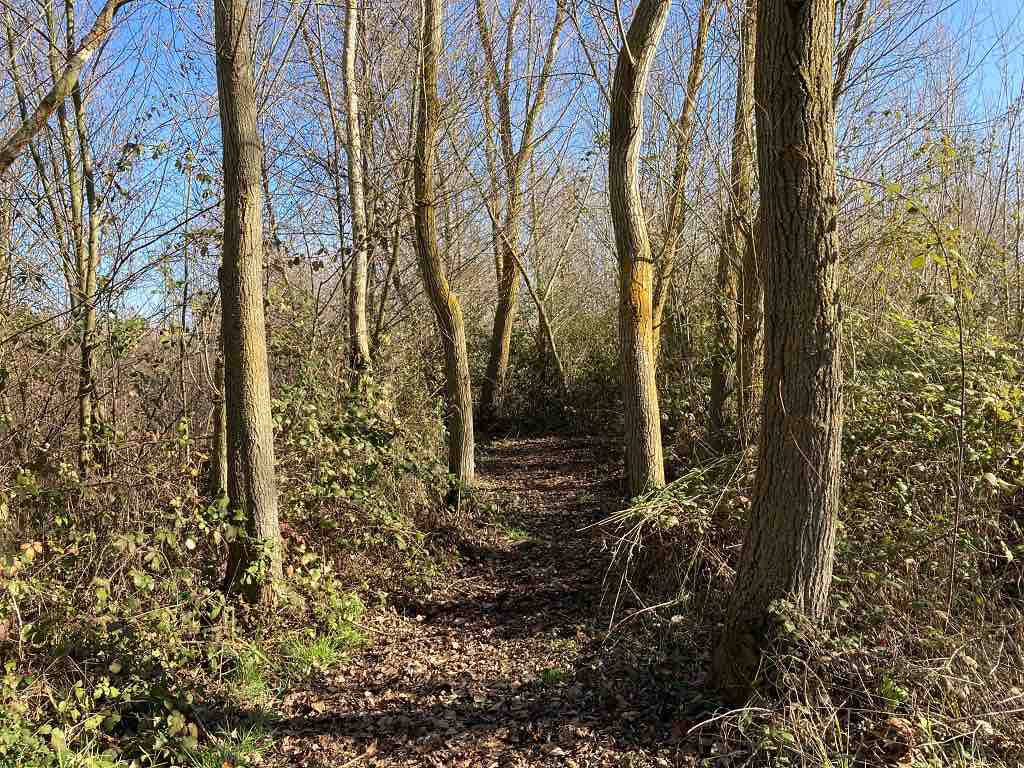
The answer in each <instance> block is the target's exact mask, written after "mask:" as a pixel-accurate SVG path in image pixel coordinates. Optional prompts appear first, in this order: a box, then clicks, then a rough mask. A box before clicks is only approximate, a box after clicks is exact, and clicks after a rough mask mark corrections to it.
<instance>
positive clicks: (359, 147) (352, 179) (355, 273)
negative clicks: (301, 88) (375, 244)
mask: <svg viewBox="0 0 1024 768" xmlns="http://www.w3.org/2000/svg"><path fill="white" fill-rule="evenodd" d="M361 1H362V0H346V5H345V99H346V107H345V126H346V135H347V136H348V146H347V147H346V148H345V152H346V154H347V155H348V199H349V207H350V208H351V210H352V288H351V292H350V293H349V323H350V327H349V334H350V336H351V342H350V347H351V349H350V359H351V363H352V367H353V368H354V369H355V370H357V371H359V370H362V369H364V368H366V366H367V365H369V363H370V336H369V330H368V327H367V321H366V282H367V275H368V272H367V253H366V251H367V244H368V242H369V232H368V230H367V226H366V201H365V196H364V194H363V193H364V191H365V190H364V188H363V140H362V131H361V129H360V125H359V87H358V82H357V81H356V50H357V48H358V42H359V40H358V37H359V34H358V30H359V10H358V9H359V5H358V4H359V2H361Z"/></svg>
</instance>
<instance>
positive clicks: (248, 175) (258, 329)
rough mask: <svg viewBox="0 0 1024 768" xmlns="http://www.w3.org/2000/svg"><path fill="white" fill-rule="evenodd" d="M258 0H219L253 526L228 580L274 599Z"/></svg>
mask: <svg viewBox="0 0 1024 768" xmlns="http://www.w3.org/2000/svg"><path fill="white" fill-rule="evenodd" d="M249 14H250V6H249V4H248V3H247V2H246V0H214V21H215V46H216V54H217V92H218V95H219V101H220V123H221V144H222V148H223V158H224V264H223V267H222V269H223V279H222V284H221V304H222V308H221V316H222V322H223V324H224V329H223V333H224V373H225V377H224V378H225V384H224V389H225V395H226V399H227V436H228V470H229V472H228V497H229V499H230V504H231V509H232V510H233V511H234V512H235V514H236V515H238V516H239V518H240V520H241V526H240V527H241V528H242V529H243V533H242V534H241V535H239V536H238V537H236V538H235V540H234V541H233V542H232V543H231V545H230V547H229V553H228V567H227V574H226V577H225V588H226V589H228V590H234V589H237V590H239V591H241V593H242V594H243V596H244V597H245V598H246V599H247V600H249V601H250V602H261V603H264V602H270V601H271V600H273V596H274V583H273V582H274V581H275V580H279V579H280V578H281V532H280V525H279V522H278V514H277V488H276V482H275V477H274V431H273V422H272V418H271V412H270V376H269V366H268V361H267V340H266V328H265V321H264V315H263V281H262V279H261V278H262V272H263V231H262V220H261V216H262V211H261V197H262V189H261V176H262V163H261V155H262V151H263V150H262V146H261V142H260V135H259V132H258V130H257V127H256V98H255V89H254V85H253V74H252V64H251V56H252V38H251V32H250V25H251V19H250V18H249Z"/></svg>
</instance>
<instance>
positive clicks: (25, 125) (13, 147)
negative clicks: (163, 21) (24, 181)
mask: <svg viewBox="0 0 1024 768" xmlns="http://www.w3.org/2000/svg"><path fill="white" fill-rule="evenodd" d="M129 2H131V0H107V2H106V3H105V4H104V6H103V8H102V9H100V12H99V15H97V17H96V21H95V22H93V25H92V29H90V30H89V32H88V33H87V34H86V35H85V37H83V38H82V42H81V43H80V44H79V45H78V47H77V48H76V49H74V50H73V51H72V53H71V55H70V56H69V57H68V60H67V62H66V63H65V64H64V68H63V70H62V71H61V72H60V73H59V75H58V76H57V77H55V78H54V83H53V86H52V87H51V88H50V90H49V91H48V92H47V94H46V95H45V96H44V97H43V98H42V100H41V101H40V102H39V104H37V105H36V108H35V109H34V110H33V111H32V113H31V114H29V115H26V116H24V117H23V118H22V122H21V125H19V126H18V127H17V128H15V129H14V131H12V132H11V133H9V134H8V135H7V136H5V137H4V138H3V139H2V140H0V175H3V174H4V173H6V172H7V169H8V168H10V167H11V163H13V162H14V161H15V160H16V159H17V158H18V156H19V155H20V154H21V153H22V152H23V151H24V150H25V147H26V146H28V143H29V142H30V141H32V137H33V136H35V135H36V133H38V132H39V129H40V128H42V127H43V126H44V125H45V124H46V121H47V120H48V119H49V118H50V115H52V114H53V112H54V110H56V109H57V108H58V107H60V106H61V105H62V104H63V103H64V102H65V100H66V99H67V98H68V96H70V95H71V91H72V90H73V89H74V87H75V85H76V84H77V83H78V77H79V75H81V73H82V69H83V68H84V67H85V65H86V63H88V61H89V59H91V58H92V57H93V55H94V54H95V53H96V51H98V50H99V49H100V47H101V46H102V45H103V43H104V42H105V41H106V40H107V38H108V37H109V36H110V33H111V31H112V30H113V28H114V16H115V15H116V14H117V12H118V11H119V10H120V9H121V8H122V7H123V6H125V5H127V4H128V3H129ZM70 44H71V41H69V45H70Z"/></svg>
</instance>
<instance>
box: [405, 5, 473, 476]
mask: <svg viewBox="0 0 1024 768" xmlns="http://www.w3.org/2000/svg"><path fill="white" fill-rule="evenodd" d="M421 8H422V14H423V18H422V21H421V25H422V26H421V29H420V33H421V44H420V57H421V58H420V75H419V76H420V84H419V85H420V87H419V99H420V101H419V108H418V110H417V116H416V118H417V119H416V154H415V159H414V163H413V180H414V185H415V192H416V201H415V204H416V252H417V255H418V260H419V266H420V272H421V274H422V276H423V284H424V287H425V288H426V291H427V295H428V296H429V297H430V304H431V306H432V307H433V309H434V314H435V315H436V317H437V323H438V326H439V328H440V332H441V344H442V346H443V347H444V357H445V398H446V400H447V403H446V408H445V426H446V427H447V429H448V470H449V471H450V472H451V473H452V474H453V475H454V476H455V477H456V479H457V480H458V481H459V482H460V483H461V484H463V485H466V486H471V485H472V484H473V477H474V460H473V449H474V444H473V391H472V387H471V386H470V378H469V355H468V354H467V353H466V324H465V321H464V320H463V317H462V307H461V305H460V304H459V299H458V297H457V296H456V295H455V293H454V292H453V291H452V290H451V287H450V286H449V285H448V280H447V278H446V277H445V270H444V264H443V263H442V262H441V256H440V252H439V248H438V235H437V212H436V209H435V199H434V198H435V196H436V195H435V189H434V162H435V157H436V155H437V127H438V125H437V124H438V119H439V113H440V105H439V104H438V99H437V61H438V57H439V56H440V51H441V25H442V15H443V7H442V0H422V6H421Z"/></svg>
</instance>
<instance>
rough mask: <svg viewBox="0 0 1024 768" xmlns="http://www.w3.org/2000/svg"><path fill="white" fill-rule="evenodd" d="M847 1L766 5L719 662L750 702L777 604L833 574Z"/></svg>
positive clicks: (718, 668)
mask: <svg viewBox="0 0 1024 768" xmlns="http://www.w3.org/2000/svg"><path fill="white" fill-rule="evenodd" d="M834 14H835V0H807V1H806V2H803V3H800V4H793V3H773V2H762V3H761V5H760V10H759V13H758V32H757V65H756V68H755V70H756V92H757V103H758V105H759V111H758V115H757V142H758V156H759V157H758V160H759V169H760V182H761V184H760V188H761V209H760V235H761V246H762V248H761V253H762V256H763V264H764V267H765V283H764V285H765V369H764V370H765V386H764V395H763V405H762V413H763V415H764V424H763V425H762V428H761V433H760V440H759V447H760V461H759V464H758V470H757V478H756V480H755V485H754V496H753V507H752V509H751V515H750V527H749V529H748V532H747V536H746V540H745V542H744V545H743V551H742V554H741V556H740V561H739V566H738V568H737V572H736V584H735V587H734V590H733V594H732V599H731V600H730V604H729V609H728V614H727V618H726V623H725V627H724V629H723V634H722V638H721V641H720V645H719V647H718V650H717V652H716V655H715V659H714V665H713V666H714V674H715V677H716V678H717V681H718V683H719V684H720V685H721V686H722V687H723V688H724V689H725V690H726V691H727V692H728V693H729V695H730V696H731V697H732V698H734V699H738V700H743V699H744V698H745V697H746V695H747V694H748V693H749V691H750V688H751V685H752V684H753V683H754V682H755V677H756V674H757V671H758V669H759V667H760V664H761V660H762V654H763V652H764V649H765V647H766V644H767V643H768V642H769V641H770V639H771V637H772V634H773V632H774V631H775V623H776V620H775V615H774V614H773V612H772V605H773V604H774V603H775V602H776V601H787V602H789V603H790V604H792V605H793V606H795V608H796V609H797V610H799V611H801V612H803V613H804V614H806V615H807V616H808V617H809V618H811V619H812V620H817V619H820V618H821V617H822V616H823V615H824V613H825V607H826V604H827V600H828V594H829V587H830V584H831V580H832V559H833V550H834V543H835V530H836V512H837V508H838V504H839V462H840V440H841V437H842V397H841V384H842V381H841V379H842V369H841V366H840V356H839V331H840V322H839V306H838V289H839V280H838V275H839V272H838V268H837V261H838V255H839V249H838V242H837V236H836V213H837V202H836V145H835V115H834V111H833V102H832V86H833V81H832V57H833V39H832V38H833V25H834Z"/></svg>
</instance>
